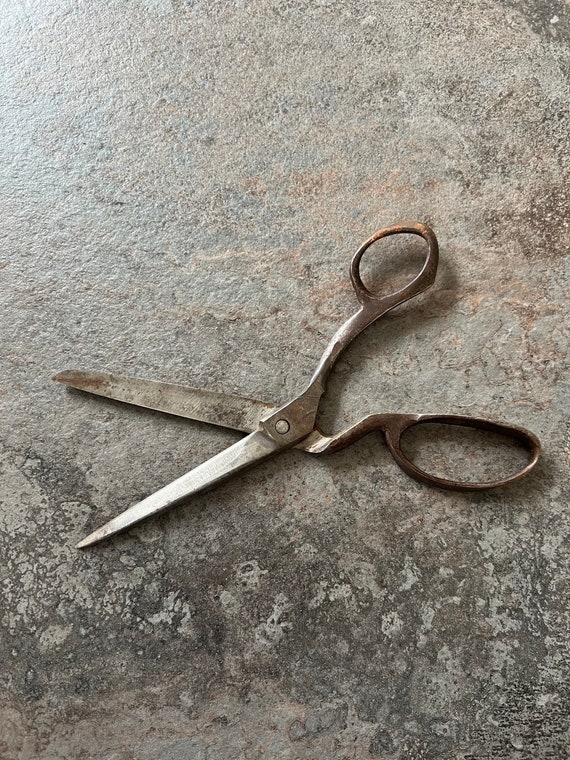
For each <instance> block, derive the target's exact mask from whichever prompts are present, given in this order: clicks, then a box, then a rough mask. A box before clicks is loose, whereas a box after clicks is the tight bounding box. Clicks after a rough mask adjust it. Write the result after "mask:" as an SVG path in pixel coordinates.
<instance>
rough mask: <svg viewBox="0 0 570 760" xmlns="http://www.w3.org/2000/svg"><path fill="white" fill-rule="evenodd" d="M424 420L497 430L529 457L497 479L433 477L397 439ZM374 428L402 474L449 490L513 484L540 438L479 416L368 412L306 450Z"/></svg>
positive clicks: (338, 443)
mask: <svg viewBox="0 0 570 760" xmlns="http://www.w3.org/2000/svg"><path fill="white" fill-rule="evenodd" d="M426 423H430V424H444V425H458V426H460V427H467V428H476V429H478V430H488V431H489V432H491V433H498V434H499V435H502V436H505V437H507V438H510V439H512V440H514V441H516V442H517V443H520V444H522V446H523V447H524V448H526V449H527V450H528V453H529V460H528V462H527V463H526V464H525V465H524V467H522V468H521V469H520V470H518V471H517V472H515V473H514V474H512V475H509V476H508V477H505V478H502V479H500V480H489V481H482V482H473V481H457V480H449V479H447V478H440V477H437V476H436V475H432V474H431V473H429V472H426V471H425V470H422V469H421V468H420V467H418V466H417V465H416V464H414V462H412V461H411V460H410V459H409V458H408V457H407V456H406V455H405V454H404V452H403V451H402V446H401V440H402V436H403V434H404V433H405V432H406V431H407V430H409V429H410V428H412V427H415V426H417V425H425V424H426ZM374 430H378V431H381V432H383V433H384V436H385V438H386V443H387V444H388V448H389V449H390V452H391V454H392V456H393V457H394V459H395V461H396V464H398V466H399V467H400V468H401V469H402V470H403V471H404V472H405V473H407V474H408V475H410V477H412V478H414V479H415V480H419V481H420V482H421V483H426V484H427V485H430V486H435V487H436V488H444V489H446V490H449V491H484V490H486V489H489V488H499V487H501V486H506V485H509V484H510V483H515V482H516V481H517V480H520V479H521V478H523V477H525V475H528V473H529V472H530V471H531V470H532V469H533V467H534V466H535V465H536V463H537V462H538V460H539V458H540V453H541V446H540V441H539V440H538V438H537V437H536V436H535V435H534V433H531V432H530V430H526V429H525V428H521V427H516V426H515V425H506V424H505V423H502V422H493V421H491V420H486V419H482V418H480V417H464V416H463V415H455V414H370V415H369V416H368V417H365V418H364V419H363V420H360V422H357V423H356V425H353V426H352V427H350V428H348V429H347V430H345V431H343V432H342V433H338V434H337V435H334V436H332V437H330V438H327V437H323V438H322V442H318V443H316V444H315V445H314V446H313V448H312V449H311V448H309V449H308V450H309V451H311V450H312V451H313V452H314V453H321V452H324V451H338V450H339V449H343V448H345V447H346V446H349V445H350V444H351V443H354V442H355V441H357V440H358V439H359V438H362V437H363V436H364V435H367V434H368V433H371V432H372V431H374Z"/></svg>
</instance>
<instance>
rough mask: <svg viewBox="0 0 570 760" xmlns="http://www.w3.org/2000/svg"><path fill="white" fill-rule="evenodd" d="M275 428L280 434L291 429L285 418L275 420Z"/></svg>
mask: <svg viewBox="0 0 570 760" xmlns="http://www.w3.org/2000/svg"><path fill="white" fill-rule="evenodd" d="M275 430H276V431H277V432H278V433H280V434H281V435H285V433H288V432H289V431H290V430H291V425H290V424H289V423H288V422H287V420H277V422H276V423H275Z"/></svg>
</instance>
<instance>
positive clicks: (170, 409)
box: [53, 370, 277, 433]
mask: <svg viewBox="0 0 570 760" xmlns="http://www.w3.org/2000/svg"><path fill="white" fill-rule="evenodd" d="M53 379H54V380H55V381H57V382H58V383H64V384H65V385H69V386H71V387H72V388H77V389H79V390H81V391H86V392H88V393H94V394H96V395H97V396H104V397H105V398H110V399H113V400H115V401H122V402H124V403H126V404H134V405H135V406H141V407H144V408H145V409H153V410H155V411H157V412H166V413H167V414H173V415H176V416H178V417H185V418H186V419H189V420H197V421H198V422H208V423H210V424H211V425H219V426H220V427H226V428H232V429H233V430H240V431H242V432H243V433H251V432H253V431H254V430H257V426H258V424H259V420H261V419H262V418H263V417H265V416H267V415H268V414H270V413H271V412H272V411H273V410H274V409H276V408H277V407H276V404H270V403H265V402H264V401H258V400H256V399H250V398H245V397H244V396H236V395H232V394H227V393H218V392H216V391H209V390H203V389H202V388H191V387H187V386H184V385H175V384H173V383H162V382H156V381H154V380H142V379H140V378H136V377H121V376H120V375H112V374H108V373H106V372H79V371H76V370H66V371H65V372H60V373H59V374H58V375H55V377H54V378H53Z"/></svg>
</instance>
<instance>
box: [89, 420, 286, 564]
mask: <svg viewBox="0 0 570 760" xmlns="http://www.w3.org/2000/svg"><path fill="white" fill-rule="evenodd" d="M281 449H283V445H279V444H278V443H277V442H276V441H274V440H273V439H272V438H270V437H269V436H268V435H267V434H266V433H264V432H263V431H261V430H256V431H255V433H251V434H250V435H248V436H246V437H245V438H242V439H241V441H238V442H237V443H234V445H233V446H230V447H229V448H228V449H225V451H222V452H220V453H219V454H216V456H214V457H212V459H209V460H208V461H207V462H204V463H203V464H201V465H198V467H195V468H194V469H193V470H191V471H190V472H188V473H186V475H182V477H181V478H178V479H177V480H175V481H173V482H172V483H170V484H169V485H167V486H165V487H164V488H161V489H160V491H157V492H156V493H153V494H152V495H151V496H147V498H146V499H143V500H142V501H139V502H138V503H137V504H133V506H132V507H129V509H127V510H126V511H125V512H123V513H122V514H120V515H118V517H115V518H114V519H113V520H110V521H109V522H108V523H106V525H103V527H101V528H99V529H98V530H96V531H95V532H94V533H91V534H90V535H89V536H87V538H84V539H83V541H80V542H79V543H78V544H77V548H78V549H81V548H83V547H85V546H91V545H92V544H96V543H97V542H98V541H102V540H103V539H104V538H108V537H109V536H112V535H114V534H115V533H119V532H121V531H123V530H126V528H130V527H131V526H132V525H135V524H136V523H138V522H141V520H145V519H146V518H147V517H152V516H154V515H157V514H159V513H160V512H164V511H165V510H167V509H170V507H173V506H175V505H176V504H178V503H179V502H181V501H182V500H184V499H186V498H187V497H189V496H192V495H193V494H196V493H199V492H200V491H204V490H206V489H207V488H211V487H212V486H214V485H216V484H217V483H221V482H222V481H223V480H226V478H229V477H231V476H232V475H234V474H235V473H237V472H240V471H241V470H244V469H246V468H247V467H251V466H252V465H253V464H256V463H257V462H261V461H263V460H264V459H267V458H268V457H270V456H272V455H273V454H276V453H277V452H278V451H279V450H281Z"/></svg>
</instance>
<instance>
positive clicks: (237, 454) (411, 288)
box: [53, 222, 540, 547]
mask: <svg viewBox="0 0 570 760" xmlns="http://www.w3.org/2000/svg"><path fill="white" fill-rule="evenodd" d="M402 233H408V234H412V235H419V236H420V237H421V238H423V240H424V241H425V243H427V253H426V258H425V262H424V264H423V267H422V269H421V271H420V272H419V274H418V275H417V276H416V277H415V278H414V279H412V280H411V281H410V282H409V283H408V284H407V285H406V286H405V287H403V288H401V289H400V290H398V291H397V292H395V293H391V294H389V295H382V296H380V295H377V294H375V293H373V292H371V291H370V290H369V289H368V288H367V287H366V286H365V285H364V283H363V282H362V279H361V275H360V263H361V259H362V256H363V254H364V253H365V252H366V250H367V249H368V248H369V247H370V246H371V245H372V244H373V243H375V242H376V241H377V240H380V239H381V238H385V237H388V236H390V235H398V234H402ZM438 255H439V254H438V244H437V239H436V237H435V235H434V233H433V231H432V230H431V229H430V228H429V227H427V226H426V225H424V224H421V223H419V222H410V223H406V224H401V225H397V226H393V227H386V228H384V229H381V230H379V231H378V232H376V233H375V234H374V235H372V237H371V238H369V239H368V240H367V241H366V242H365V243H363V244H362V245H361V246H360V248H359V249H358V251H357V252H356V254H355V256H354V258H353V259H352V263H351V266H350V278H351V281H352V285H353V287H354V290H355V293H356V297H357V299H358V301H359V303H360V308H359V309H358V311H357V312H356V313H355V314H354V315H353V316H352V317H350V319H348V320H347V321H346V322H345V323H344V324H343V325H342V326H341V327H340V328H339V329H338V330H337V332H336V333H335V335H334V336H333V338H332V340H331V341H330V343H329V344H328V346H327V347H326V349H325V351H324V353H323V355H322V357H321V360H320V362H319V364H318V366H317V368H316V370H315V372H314V374H313V376H312V378H311V380H310V382H309V384H308V385H307V387H306V388H305V390H304V391H303V392H302V393H301V394H300V395H299V396H297V397H296V398H294V399H293V400H292V401H289V402H288V403H287V404H284V405H282V406H278V405H276V404H269V403H264V402H262V401H257V400H254V399H248V398H243V397H241V396H234V395H227V394H223V393H217V392H214V391H210V390H201V389H198V388H190V387H185V386H180V385H172V384H169V383H161V382H153V381H149V380H140V379H137V378H127V377H124V378H123V377H119V376H116V375H109V374H104V373H100V372H78V371H74V370H68V371H65V372H62V373H60V374H58V375H56V376H55V377H54V378H53V379H54V380H56V381H58V382H61V383H64V384H66V385H68V386H72V387H74V388H79V389H80V390H83V391H88V392H90V393H94V394H97V395H100V396H105V397H107V398H111V399H115V400H118V401H123V402H126V403H129V404H135V405H136V406H141V407H145V408H148V409H154V410H158V411H161V412H166V413H169V414H174V415H177V416H181V417H186V418H188V419H192V420H198V421H201V422H209V423H212V424H214V425H221V426H224V427H228V428H233V429H236V430H240V431H242V432H245V433H248V435H246V436H245V437H244V438H241V439H240V440H239V441H238V442H237V443H234V444H233V445H232V446H230V447H229V448H227V449H226V450H225V451H222V452H221V453H219V454H217V455H216V456H214V457H212V459H210V460H208V461H207V462H204V463H203V464H201V465H199V466H198V467H195V468H194V469H193V470H191V471H190V472H188V473H187V474H186V475H182V477H180V478H178V479H177V480H175V481H173V482H172V483H170V484H169V485H167V486H165V487H164V488H161V489H160V490H159V491H157V492H156V493H154V494H152V495H151V496H148V497H147V498H146V499H143V500H142V501H140V502H138V503H137V504H134V505H133V506H131V507H129V509H127V510H126V511H125V512H123V513H122V514H120V515H119V516H117V517H115V518H113V519H112V520H110V521H109V522H108V523H107V524H106V525H103V527H101V528H99V529H98V530H96V531H95V532H94V533H91V535H89V536H87V538H85V539H83V541H80V542H79V543H78V544H77V546H78V547H85V546H90V545H91V544H95V543H97V542H98V541H101V540H103V539H105V538H107V537H109V536H112V535H114V534H115V533H119V532H120V531H123V530H126V529H127V528H129V527H131V526H132V525H135V524H136V523H138V522H140V521H141V520H145V519H146V518H147V517H151V516H153V515H157V514H159V513H160V512H164V511H165V510H167V509H170V507H173V506H175V505H176V504H178V503H180V502H182V501H183V500H185V499H187V498H188V497H189V496H192V495H193V494H196V493H199V492H200V491H204V490H205V489H208V488H211V487H213V486H215V485H216V484H218V483H220V482H222V481H224V480H226V479H228V478H230V477H231V476H232V475H234V474H235V473H237V472H241V471H242V470H245V469H246V468H248V467H252V466H253V465H255V464H256V463H258V462H262V461H263V460H265V459H268V458H269V457H273V456H275V455H276V454H279V453H281V452H282V451H286V450H287V449H290V448H292V447H296V448H298V449H302V450H303V451H307V452H309V453H311V454H321V453H323V452H325V451H337V450H339V449H342V448H344V447H345V446H348V445H350V444H351V443H353V442H354V441H356V440H358V439H359V438H361V437H362V436H364V435H366V434H368V433H370V432H372V431H380V432H382V433H383V434H384V436H385V440H386V443H387V445H388V448H389V450H390V452H391V454H392V456H393V457H394V459H395V461H396V463H397V464H398V465H399V466H400V467H401V469H402V470H404V472H406V473H407V474H408V475H410V476H411V477H412V478H415V479H416V480H419V481H421V482H422V483H426V484H427V485H430V486H436V487H438V488H446V489H451V490H458V491H479V490H483V489H487V488H496V487H499V486H505V485H507V484H508V483H513V482H515V481H517V480H519V479H520V478H522V477H524V476H525V475H527V474H528V473H529V472H530V470H531V469H532V468H533V467H534V465H535V464H536V462H537V461H538V458H539V456H540V442H539V440H538V438H537V437H536V436H535V435H534V434H533V433H531V432H530V431H528V430H525V429H524V428H520V427H515V426H512V425H506V424H504V423H498V422H493V421H491V420H487V419H481V418H478V417H465V416H461V415H449V414H446V415H434V414H371V415H368V416H367V417H365V418H364V419H362V420H360V421H359V422H357V423H356V424H355V425H352V426H351V427H349V428H347V429H346V430H343V431H342V432H340V433H337V434H336V435H332V436H328V435H324V434H323V433H322V432H321V430H320V429H319V427H318V425H317V422H316V418H317V411H318V408H319V402H320V399H321V397H322V395H323V394H324V392H325V389H326V384H327V378H328V376H329V374H330V372H331V369H332V367H333V365H334V363H335V362H336V360H337V359H338V357H339V356H340V354H341V352H342V351H343V350H344V349H345V348H346V347H347V346H348V344H349V343H350V342H351V341H352V340H353V339H354V338H356V336H357V335H359V334H360V333H361V332H362V331H363V330H364V329H365V328H366V327H368V326H369V325H371V324H372V323H373V322H375V321H376V320H377V319H379V318H380V317H382V316H383V315H384V314H386V313H387V312H389V311H390V310H391V309H393V308H394V307H396V306H398V305H400V304H402V303H404V302H405V301H407V300H409V299H410V298H413V297H414V296H417V295H419V294H420V293H422V292H423V291H424V290H426V289H427V288H429V287H430V286H431V285H432V284H433V282H434V280H435V275H436V271H437V265H438ZM425 423H443V424H448V425H459V426H464V427H470V428H478V429H480V430H484V431H490V432H491V433H498V434H501V435H503V436H507V437H508V438H510V439H513V440H514V441H516V442H517V444H519V445H522V446H523V447H525V448H526V449H527V450H528V461H527V462H526V464H525V465H524V466H523V467H522V469H520V470H519V471H517V472H515V473H514V474H512V475H509V476H508V477H505V478H503V479H502V480H493V481H486V482H472V481H470V480H469V481H460V482H458V481H455V480H446V479H444V478H441V477H436V476H435V475H431V474H429V473H428V472H426V471H424V470H423V469H420V468H419V467H418V466H417V465H416V464H414V463H413V462H412V461H411V460H410V459H409V458H408V457H407V456H406V455H405V453H404V451H403V450H402V446H401V438H402V435H403V434H404V433H405V432H406V431H407V430H409V429H410V428H412V427H413V426H416V425H423V424H425Z"/></svg>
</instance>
